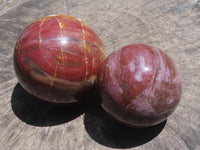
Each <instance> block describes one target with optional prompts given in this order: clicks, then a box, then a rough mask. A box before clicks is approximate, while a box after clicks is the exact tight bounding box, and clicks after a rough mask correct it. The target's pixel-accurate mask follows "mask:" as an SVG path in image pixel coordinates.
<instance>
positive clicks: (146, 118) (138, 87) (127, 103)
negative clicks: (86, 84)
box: [97, 44, 182, 127]
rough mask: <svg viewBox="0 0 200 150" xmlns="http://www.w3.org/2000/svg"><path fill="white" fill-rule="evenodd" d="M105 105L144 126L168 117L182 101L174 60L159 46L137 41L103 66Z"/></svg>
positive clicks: (100, 76) (120, 117)
mask: <svg viewBox="0 0 200 150" xmlns="http://www.w3.org/2000/svg"><path fill="white" fill-rule="evenodd" d="M97 87H98V89H99V90H100V94H101V97H102V107H103V108H104V109H105V110H106V111H107V112H108V113H109V114H111V115H112V116H113V117H114V118H116V119H117V120H119V121H120V122H122V123H125V124H128V125H131V126H137V127H145V126H152V125H155V124H158V123H160V122H162V121H163V120H165V119H166V118H167V117H168V116H169V115H170V114H171V113H172V112H173V111H174V110H175V108H176V106H177V104H178V103H179V100H180V97H181V92H182V83H181V77H180V75H179V73H178V70H177V67H176V66H175V64H174V62H173V61H172V59H171V58H170V57H169V56H168V55H167V54H166V53H164V52H163V51H161V50H159V49H158V48H155V47H152V46H149V45H143V44H134V45H129V46H125V47H123V48H121V49H120V50H118V51H115V52H114V53H112V54H111V55H110V56H109V57H108V58H107V59H106V60H105V61H104V62H103V64H102V65H101V67H100V70H99V73H98V77H97Z"/></svg>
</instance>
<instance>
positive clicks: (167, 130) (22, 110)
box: [0, 0, 200, 150]
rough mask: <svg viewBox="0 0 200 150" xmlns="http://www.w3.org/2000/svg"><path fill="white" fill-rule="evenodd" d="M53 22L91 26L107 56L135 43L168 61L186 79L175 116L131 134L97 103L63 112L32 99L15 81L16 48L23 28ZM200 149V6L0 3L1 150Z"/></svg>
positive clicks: (164, 0)
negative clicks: (46, 19) (63, 19)
mask: <svg viewBox="0 0 200 150" xmlns="http://www.w3.org/2000/svg"><path fill="white" fill-rule="evenodd" d="M51 14H68V15H72V16H75V17H78V18H80V19H82V20H83V21H85V22H86V23H87V24H89V25H90V26H91V27H92V28H93V29H94V30H95V31H96V32H97V34H98V35H99V36H100V38H101V39H102V41H103V43H104V45H105V49H106V54H107V55H108V54H110V53H111V52H112V51H113V50H116V49H118V48H120V47H121V46H124V45H127V44H131V43H147V44H152V45H154V46H156V47H159V48H161V49H163V50H164V51H165V52H166V53H168V54H169V55H170V56H171V57H172V58H173V59H174V60H175V62H176V63H177V65H178V67H179V70H180V72H181V75H182V79H183V95H182V99H181V103H180V105H179V107H178V108H177V110H176V111H175V112H174V114H173V115H171V116H170V117H169V118H168V120H167V121H166V122H163V123H161V124H159V125H157V126H154V127H151V128H145V129H133V128H128V127H124V126H122V125H119V124H118V123H116V122H115V121H114V120H112V119H111V118H110V117H109V116H108V115H107V114H106V113H105V112H104V111H102V110H101V109H100V108H99V106H96V105H95V103H94V104H93V105H92V104H91V105H89V106H88V105H87V104H86V105H84V106H81V105H77V106H76V105H75V106H71V107H58V106H50V105H47V104H44V103H41V102H39V101H38V100H37V99H36V98H34V97H32V96H31V95H29V94H28V93H27V92H26V91H25V90H24V89H23V88H22V87H21V86H20V85H19V84H18V82H17V79H16V77H15V74H14V69H13V49H14V45H15V42H16V40H17V38H18V36H19V34H20V33H21V31H22V30H23V29H24V27H26V26H27V25H28V24H29V23H31V22H32V21H34V20H35V19H37V18H40V17H43V16H46V15H51ZM95 98H96V96H91V99H95ZM199 143H200V1H199V0H43V1H40V0H0V149H1V150H27V149H29V150H40V149H44V150H83V149H84V150H104V149H105V150H107V149H115V148H117V149H124V148H127V149H136V150H158V149H159V150H199V149H200V144H199Z"/></svg>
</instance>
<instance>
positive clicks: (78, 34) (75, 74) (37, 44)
mask: <svg viewBox="0 0 200 150" xmlns="http://www.w3.org/2000/svg"><path fill="white" fill-rule="evenodd" d="M103 59H104V48H103V44H102V42H101V40H100V39H99V37H98V36H97V35H96V34H95V32H94V31H93V30H92V29H91V28H90V27H89V26H88V25H86V24H85V23H84V22H83V21H81V20H79V19H77V18H74V17H72V16H67V15H57V16H56V15H55V16H47V17H44V18H41V19H38V20H36V21H35V22H33V23H32V24H30V25H29V26H28V27H26V28H25V29H24V31H23V32H22V33H21V35H20V37H19V39H18V41H17V43H16V46H15V52H14V65H15V71H16V75H17V77H18V80H19V82H20V84H21V85H22V86H23V87H24V88H25V90H27V91H28V92H29V93H31V94H32V95H34V96H36V97H38V98H40V99H43V100H46V101H50V102H54V103H71V102H75V101H77V99H78V98H77V97H79V94H81V93H84V92H86V91H88V89H90V88H91V87H92V85H93V83H94V81H95V79H96V74H97V72H98V69H99V66H100V65H101V63H102V61H103Z"/></svg>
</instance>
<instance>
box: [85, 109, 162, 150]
mask: <svg viewBox="0 0 200 150" xmlns="http://www.w3.org/2000/svg"><path fill="white" fill-rule="evenodd" d="M84 124H85V128H86V131H87V132H88V134H89V135H90V137H91V138H92V139H94V140H95V141H96V142H98V143H100V144H102V145H104V146H107V147H111V148H131V147H135V146H139V145H142V144H144V143H146V142H148V141H150V140H152V139H153V138H154V137H156V136H157V135H158V134H159V133H160V132H161V131H162V129H163V128H164V126H165V124H166V120H165V121H163V122H162V123H160V124H158V125H155V126H151V127H146V128H130V127H127V126H124V125H122V124H120V123H118V122H117V121H116V120H114V119H113V118H111V117H110V116H109V115H108V114H107V113H106V112H105V111H104V110H103V109H102V108H101V107H100V106H96V108H93V109H90V110H88V111H87V112H86V113H85V117H84Z"/></svg>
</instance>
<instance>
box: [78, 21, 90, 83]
mask: <svg viewBox="0 0 200 150" xmlns="http://www.w3.org/2000/svg"><path fill="white" fill-rule="evenodd" d="M77 20H78V21H79V22H80V24H81V27H82V33H83V44H84V52H85V80H86V79H87V75H88V67H87V66H88V60H87V55H86V54H87V50H88V49H87V48H88V47H87V45H86V42H85V41H86V36H85V34H86V32H85V29H84V27H85V23H84V22H83V21H81V20H79V19H77Z"/></svg>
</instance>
